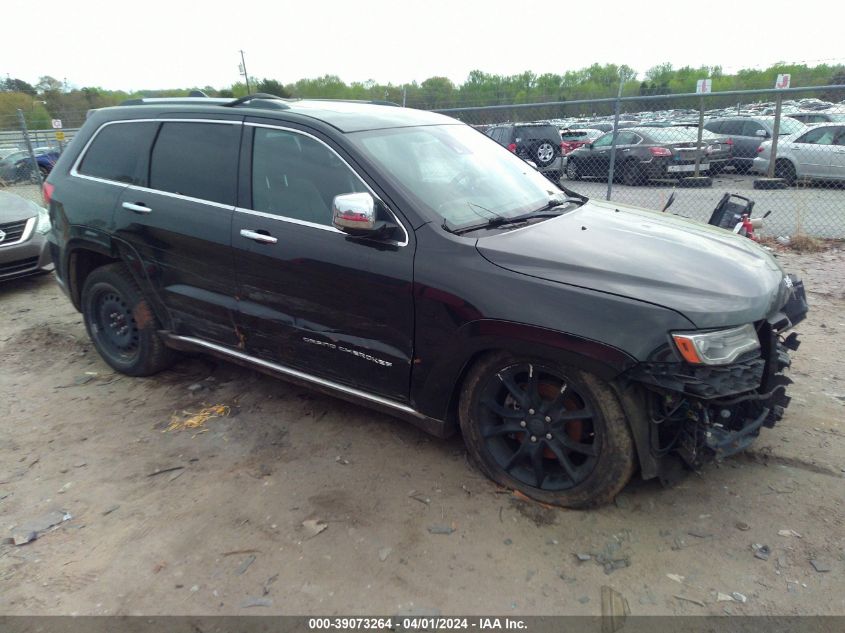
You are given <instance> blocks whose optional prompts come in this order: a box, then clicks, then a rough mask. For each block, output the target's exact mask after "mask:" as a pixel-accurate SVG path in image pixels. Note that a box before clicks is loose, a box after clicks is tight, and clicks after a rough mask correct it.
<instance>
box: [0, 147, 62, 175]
mask: <svg viewBox="0 0 845 633" xmlns="http://www.w3.org/2000/svg"><path fill="white" fill-rule="evenodd" d="M33 153H34V154H35V162H36V164H37V165H38V170H39V171H40V172H41V177H42V178H46V177H47V176H48V175H49V174H50V171H52V169H53V165H55V164H56V161H57V160H59V152H58V150H56V149H54V148H52V147H36V148H34V149H33ZM0 181H2V182H5V183H15V182H30V181H37V177H36V175H35V171H34V170H33V168H32V158H31V157H30V155H29V152H28V151H27V150H20V151H17V152H14V153H12V154H9V155H8V156H6V157H5V158H4V159H2V160H0Z"/></svg>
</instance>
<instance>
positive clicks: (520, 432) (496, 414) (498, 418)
mask: <svg viewBox="0 0 845 633" xmlns="http://www.w3.org/2000/svg"><path fill="white" fill-rule="evenodd" d="M459 418H460V425H461V431H462V433H463V436H464V441H465V442H466V445H467V449H468V451H469V454H470V456H471V457H472V459H473V461H474V462H475V463H476V465H477V466H478V467H479V468H480V470H481V471H482V472H484V473H485V474H486V475H487V476H488V477H490V479H492V480H493V481H495V482H496V483H498V484H501V485H502V486H506V487H508V488H513V489H516V490H518V491H520V492H522V493H524V494H525V495H527V496H529V497H532V498H534V499H537V500H538V501H542V502H544V503H551V504H555V505H560V506H565V507H570V508H586V507H590V506H597V505H602V504H605V503H609V502H611V501H612V500H613V499H614V498H615V497H616V495H617V494H618V493H619V492H620V491H621V490H622V488H624V487H625V485H626V484H627V483H628V481H629V480H630V478H631V475H632V474H633V472H634V469H635V466H636V460H635V453H634V442H633V438H632V436H631V431H630V429H629V427H628V422H627V420H626V418H625V415H624V413H623V412H622V407H621V405H620V403H619V400H618V398H617V397H616V394H615V393H614V392H613V390H612V389H611V388H610V386H609V385H608V384H607V383H605V382H604V381H602V380H601V379H599V378H598V377H596V376H594V375H593V374H590V373H588V372H585V371H582V370H580V369H578V368H576V367H570V366H566V365H562V364H560V363H556V362H554V361H549V360H544V359H538V358H531V357H522V356H513V355H511V354H509V353H493V354H490V355H488V356H486V357H483V358H482V359H481V360H480V361H478V362H477V363H476V365H475V366H474V367H472V369H471V370H470V372H469V374H468V375H467V377H466V380H465V382H464V384H463V389H462V392H461V398H460V403H459Z"/></svg>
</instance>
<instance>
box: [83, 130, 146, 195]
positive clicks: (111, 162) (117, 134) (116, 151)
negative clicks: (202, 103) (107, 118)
mask: <svg viewBox="0 0 845 633" xmlns="http://www.w3.org/2000/svg"><path fill="white" fill-rule="evenodd" d="M158 126H159V124H158V123H156V122H153V121H149V122H148V121H144V122H137V123H135V122H120V123H111V124H107V125H105V126H103V127H102V128H100V131H99V132H98V133H97V135H96V136H95V137H94V140H93V141H92V143H91V146H90V147H89V148H88V151H87V152H85V156H84V157H83V158H82V163H81V164H80V165H79V168H78V170H77V171H78V172H79V173H80V174H83V175H85V176H92V177H94V178H103V179H105V180H114V181H116V182H125V183H127V184H130V185H140V186H146V184H147V182H146V181H147V163H148V160H149V156H150V147H151V146H152V144H153V139H154V138H155V133H156V130H157V129H158Z"/></svg>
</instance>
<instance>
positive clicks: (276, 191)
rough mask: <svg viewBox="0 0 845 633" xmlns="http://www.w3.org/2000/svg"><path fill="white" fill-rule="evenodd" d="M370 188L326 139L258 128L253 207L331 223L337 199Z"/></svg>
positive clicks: (253, 177) (315, 221)
mask: <svg viewBox="0 0 845 633" xmlns="http://www.w3.org/2000/svg"><path fill="white" fill-rule="evenodd" d="M359 191H367V188H366V186H365V185H364V183H363V182H361V179H360V178H358V176H357V175H356V174H355V173H354V172H353V171H352V170H351V169H349V167H347V166H346V164H344V163H343V161H342V160H341V159H340V158H339V157H338V156H337V154H335V153H334V152H333V151H331V150H330V149H329V148H327V147H326V146H325V145H323V144H322V143H320V142H318V141H316V140H314V139H312V138H309V137H307V136H303V135H302V134H297V133H295V132H286V131H284V130H273V129H269V128H255V137H254V142H253V153H252V208H253V209H255V210H256V211H264V212H266V213H272V214H274V215H280V216H284V217H287V218H293V219H296V220H304V221H306V222H314V223H316V224H325V225H331V221H332V201H333V200H334V197H335V196H337V195H340V194H343V193H355V192H359Z"/></svg>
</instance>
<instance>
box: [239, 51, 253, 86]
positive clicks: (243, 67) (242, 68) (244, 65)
mask: <svg viewBox="0 0 845 633" xmlns="http://www.w3.org/2000/svg"><path fill="white" fill-rule="evenodd" d="M240 53H241V74H242V75H243V76H244V81H246V93H247V94H252V90H250V88H249V75H248V74H247V72H246V61H245V60H244V52H243V51H240Z"/></svg>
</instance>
